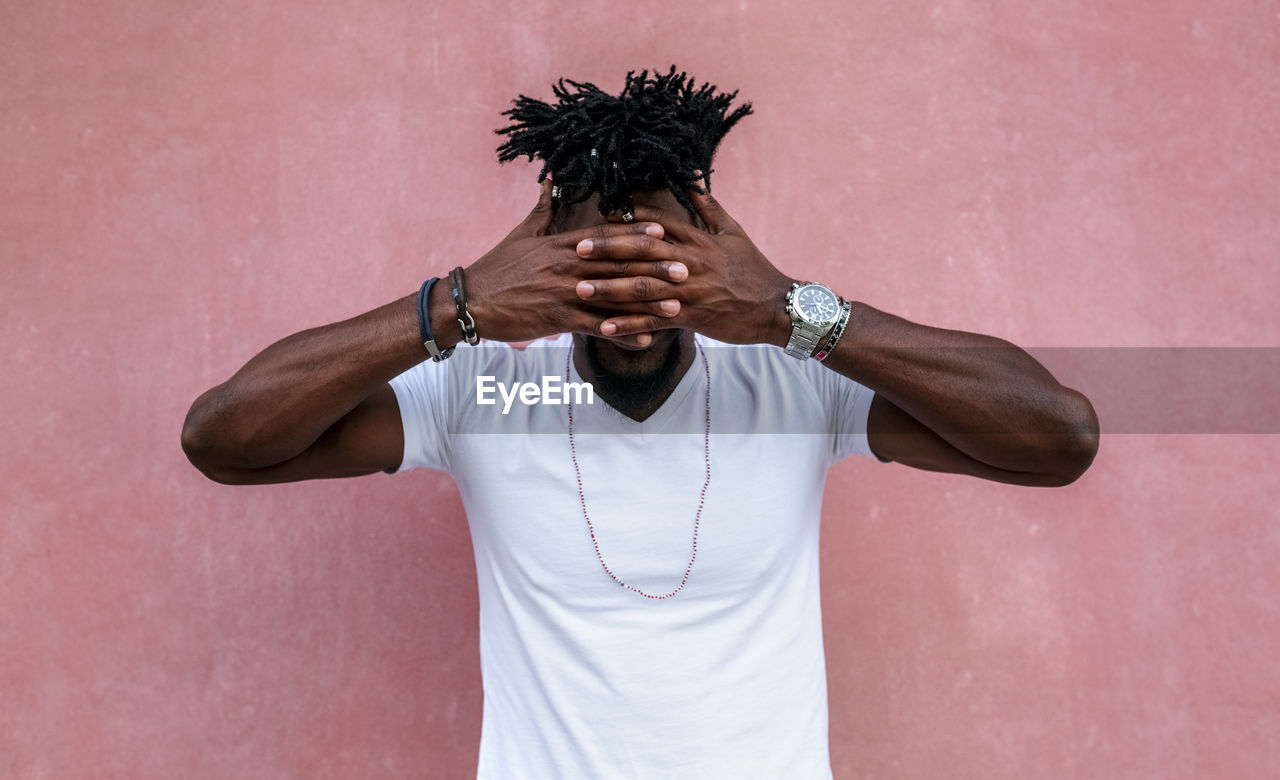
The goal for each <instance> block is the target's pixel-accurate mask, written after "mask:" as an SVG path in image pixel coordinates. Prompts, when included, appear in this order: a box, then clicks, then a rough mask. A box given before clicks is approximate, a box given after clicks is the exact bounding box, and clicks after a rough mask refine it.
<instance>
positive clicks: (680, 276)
mask: <svg viewBox="0 0 1280 780" xmlns="http://www.w3.org/2000/svg"><path fill="white" fill-rule="evenodd" d="M667 273H669V274H670V275H671V278H672V279H674V280H675V281H677V282H683V281H684V280H685V279H688V278H689V269H688V268H686V267H685V265H684V263H672V264H671V267H670V268H668V269H667Z"/></svg>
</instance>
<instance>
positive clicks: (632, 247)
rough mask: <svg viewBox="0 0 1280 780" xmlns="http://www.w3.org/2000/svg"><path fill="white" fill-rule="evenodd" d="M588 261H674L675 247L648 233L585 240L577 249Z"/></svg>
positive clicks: (580, 242) (580, 255)
mask: <svg viewBox="0 0 1280 780" xmlns="http://www.w3.org/2000/svg"><path fill="white" fill-rule="evenodd" d="M575 248H576V250H577V252H578V257H581V258H584V259H586V260H674V259H675V245H674V244H668V243H667V242H666V241H663V240H661V239H658V238H654V237H653V236H651V235H649V234H648V233H641V234H639V235H636V234H630V235H621V236H602V237H599V238H584V239H582V240H581V241H579V242H578V244H577V246H576V247H575Z"/></svg>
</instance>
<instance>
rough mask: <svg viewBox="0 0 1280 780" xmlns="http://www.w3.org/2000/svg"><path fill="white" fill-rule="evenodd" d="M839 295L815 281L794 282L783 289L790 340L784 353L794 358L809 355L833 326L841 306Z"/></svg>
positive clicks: (815, 349)
mask: <svg viewBox="0 0 1280 780" xmlns="http://www.w3.org/2000/svg"><path fill="white" fill-rule="evenodd" d="M842 308H843V307H842V303H841V301H840V297H839V296H837V295H836V294H835V293H833V292H832V291H831V290H830V289H829V288H827V287H824V286H823V285H821V284H818V283H816V282H796V283H795V284H793V285H791V290H790V291H788V292H787V314H788V315H789V316H790V317H791V340H790V341H788V342H787V348H786V351H787V354H788V355H790V356H791V357H793V358H796V359H797V360H805V359H807V358H810V357H813V355H814V353H815V352H817V351H818V345H819V344H820V343H822V340H823V339H824V338H826V337H827V335H828V334H830V333H831V331H832V329H833V328H835V325H836V322H837V321H838V320H839V319H840V314H841V310H842Z"/></svg>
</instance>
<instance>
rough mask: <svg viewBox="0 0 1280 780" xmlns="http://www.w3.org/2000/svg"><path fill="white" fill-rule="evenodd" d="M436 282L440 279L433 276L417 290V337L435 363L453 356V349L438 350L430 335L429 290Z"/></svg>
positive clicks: (433, 338) (434, 340) (433, 337)
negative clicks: (418, 336)
mask: <svg viewBox="0 0 1280 780" xmlns="http://www.w3.org/2000/svg"><path fill="white" fill-rule="evenodd" d="M438 281H440V277H438V276H433V277H431V278H430V279H428V280H427V281H425V282H423V283H422V287H420V288H419V289H418V335H420V336H422V346H424V347H426V348H427V352H429V353H430V354H431V359H432V360H433V361H435V362H436V363H439V362H440V361H441V360H444V359H446V358H447V357H449V356H450V355H452V354H453V347H449V348H448V349H440V347H438V346H436V339H435V336H432V335H431V312H430V311H428V309H429V308H430V305H431V288H432V287H435V286H436V282H438Z"/></svg>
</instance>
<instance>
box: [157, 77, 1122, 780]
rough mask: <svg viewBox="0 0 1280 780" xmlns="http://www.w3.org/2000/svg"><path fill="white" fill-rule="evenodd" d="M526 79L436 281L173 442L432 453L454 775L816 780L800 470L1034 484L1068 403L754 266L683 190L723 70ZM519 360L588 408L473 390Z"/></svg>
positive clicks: (1051, 387)
mask: <svg viewBox="0 0 1280 780" xmlns="http://www.w3.org/2000/svg"><path fill="white" fill-rule="evenodd" d="M555 94H556V97H557V103H556V104H555V105H550V104H547V103H543V102H541V101H537V100H532V99H530V98H525V97H522V98H520V99H519V100H518V101H516V104H515V107H514V108H513V109H512V110H511V111H509V112H507V114H508V115H509V116H511V117H512V119H513V120H514V123H513V124H512V126H510V127H508V128H506V129H505V130H503V131H501V132H503V133H506V134H507V135H509V136H510V137H509V138H508V140H507V142H506V143H505V144H504V145H503V146H502V147H501V148H500V150H499V151H500V159H501V160H503V161H506V160H510V159H514V158H516V157H518V156H521V155H527V156H528V157H529V158H530V159H533V158H535V157H536V158H538V159H541V160H542V161H543V163H544V166H543V171H542V176H541V177H540V178H542V179H543V181H542V191H541V196H540V198H539V200H538V204H537V206H536V207H535V208H534V209H533V211H532V213H530V214H529V216H528V217H527V218H526V219H525V220H524V222H522V223H521V224H520V225H519V226H517V227H516V228H515V230H513V231H512V232H511V234H510V235H508V236H507V237H506V238H505V239H504V240H503V241H502V242H500V243H499V244H498V245H497V246H496V247H494V249H493V250H492V251H490V252H489V253H488V254H486V255H485V256H484V257H482V258H480V259H479V260H477V261H476V262H475V263H473V264H471V265H469V266H467V267H466V268H465V269H461V268H460V269H456V270H455V271H454V272H453V273H452V274H450V275H449V279H448V280H442V281H439V282H436V281H434V280H429V281H428V283H426V284H424V285H423V286H422V287H421V288H420V289H419V291H418V293H417V294H413V295H409V296H406V297H405V298H403V299H401V300H399V301H395V302H393V303H390V304H388V305H386V306H383V307H381V308H379V309H375V310H373V311H371V312H368V313H367V314H364V315H361V316H359V317H356V318H354V319H351V320H347V321H345V322H339V323H335V324H332V325H328V326H325V327H322V328H316V329H313V330H308V331H304V332H302V333H298V334H295V335H293V336H290V337H288V338H286V339H284V340H282V341H280V342H278V343H276V344H274V345H272V346H270V347H268V348H267V349H266V350H264V351H263V352H262V353H261V354H259V355H258V356H256V357H254V358H253V359H252V360H250V361H249V363H248V364H246V365H245V366H244V367H243V368H242V369H240V371H238V372H237V373H236V375H235V376H233V377H232V378H231V379H230V380H228V381H227V382H225V383H223V384H222V385H219V386H218V387H215V388H213V389H211V390H209V391H208V392H206V393H205V394H204V395H202V396H201V397H200V398H199V399H197V400H196V402H195V404H194V405H193V406H192V409H191V412H190V414H189V415H188V418H187V422H186V425H185V427H184V430H183V438H182V442H183V447H184V449H185V450H186V452H187V454H188V456H189V457H190V459H191V461H192V463H194V464H195V465H196V466H197V467H198V468H200V470H201V471H203V472H204V473H205V474H206V475H208V476H209V477H210V478H212V479H215V480H217V481H220V482H226V483H234V484H248V483H265V482H284V481H293V480H302V479H315V478H326V477H345V476H356V475H361V474H371V473H374V472H379V471H397V470H405V469H409V468H413V467H420V466H425V467H431V468H437V469H442V470H446V471H448V472H449V473H451V474H452V475H453V476H454V478H455V479H456V480H457V483H458V486H459V490H460V492H461V494H462V497H463V501H464V504H465V506H466V510H467V517H468V522H469V524H470V526H471V534H472V540H473V544H474V546H475V554H476V569H477V577H478V581H479V588H480V616H481V621H480V622H481V627H480V628H481V631H480V647H481V660H482V673H483V679H484V695H485V700H484V720H483V726H482V737H481V748H480V764H479V776H480V777H495V778H523V777H531V778H546V777H593V778H594V777H693V778H729V777H733V778H754V777H761V778H780V777H788V778H828V777H830V776H831V774H830V766H829V759H828V752H827V709H826V678H825V665H824V663H825V662H824V657H823V650H822V633H821V615H820V612H819V591H818V571H817V564H818V518H819V513H820V507H821V498H822V490H823V483H824V481H825V478H826V473H827V469H828V467H829V466H830V465H831V464H832V463H834V462H835V461H836V460H838V459H839V458H842V457H844V456H846V455H849V454H853V453H860V454H865V455H876V456H878V457H879V458H880V459H881V460H885V461H897V462H899V463H904V464H907V465H909V466H914V467H917V468H922V469H930V470H935V471H945V472H953V473H960V474H970V475H973V476H978V477H982V478H985V479H992V480H998V481H1002V482H1010V483H1015V484H1023V485H1064V484H1067V483H1069V482H1071V481H1073V480H1075V479H1076V478H1077V477H1078V476H1079V475H1080V474H1081V473H1083V472H1084V470H1085V469H1086V468H1088V466H1089V464H1090V463H1091V462H1092V459H1093V456H1094V453H1095V451H1096V446H1097V436H1098V432H1097V431H1098V429H1097V420H1096V418H1095V416H1094V413H1093V410H1092V407H1091V406H1090V404H1089V402H1088V401H1087V400H1086V399H1085V398H1084V397H1083V396H1081V395H1080V394H1079V393H1076V392H1074V391H1072V390H1069V389H1067V388H1064V387H1062V386H1061V385H1060V384H1059V383H1058V382H1057V381H1055V380H1054V378H1053V377H1052V376H1051V375H1050V374H1049V372H1048V371H1046V370H1045V369H1044V368H1043V367H1042V366H1040V365H1039V364H1038V363H1037V362H1036V361H1035V360H1033V359H1032V358H1031V357H1030V356H1028V355H1027V354H1026V353H1025V352H1023V351H1022V350H1020V349H1018V348H1016V347H1014V346H1012V345H1010V344H1008V343H1007V342H1003V341H1000V340H998V339H994V338H991V337H988V336H980V335H977V334H971V333H961V332H956V331H947V330H939V329H935V328H930V327H926V326H923V325H917V324H914V323H911V322H908V321H906V320H903V319H901V318H898V317H895V316H893V315H891V314H887V313H884V312H880V311H877V310H875V309H873V308H871V307H869V306H866V305H864V304H861V303H857V302H854V301H844V300H842V299H839V298H838V297H837V296H836V295H835V294H834V293H833V292H832V291H830V290H829V289H827V288H825V287H824V286H822V285H816V284H806V285H799V284H798V283H797V282H796V281H795V280H792V279H790V278H788V277H787V276H786V275H784V274H783V273H782V272H781V271H779V270H778V269H777V268H775V267H774V266H773V265H772V264H771V263H770V262H769V261H768V260H767V259H766V258H765V257H764V256H763V255H762V254H761V253H760V251H759V250H758V249H757V248H756V247H755V246H754V245H753V244H752V242H751V241H750V239H748V238H747V236H746V233H745V232H744V231H743V229H742V227H741V226H740V225H738V224H737V223H736V222H735V221H734V220H733V219H732V217H730V216H729V215H728V214H727V213H726V212H725V211H724V209H723V208H722V207H721V206H720V205H719V204H718V203H717V202H716V201H715V200H714V199H713V198H712V197H711V196H710V194H709V185H710V179H709V174H710V172H711V163H712V158H713V156H714V153H715V150H716V147H717V146H718V144H719V142H720V140H721V139H722V138H723V136H724V134H725V133H726V132H728V130H729V129H730V128H731V127H732V126H733V125H734V124H735V123H736V122H737V121H738V120H739V119H741V118H742V117H743V116H746V115H747V114H748V113H749V112H750V106H746V105H744V106H740V107H738V108H737V109H735V110H733V111H730V110H729V108H730V105H731V104H732V102H733V99H734V98H735V97H736V93H733V94H729V95H725V94H721V93H719V92H717V91H716V89H715V88H714V87H712V86H710V85H704V86H703V87H701V88H696V89H695V82H694V81H692V80H691V79H688V78H687V77H686V75H685V74H683V73H679V74H677V73H676V70H675V68H672V69H671V71H670V72H669V73H666V74H655V75H653V76H650V75H649V74H648V73H647V72H644V73H641V74H640V75H639V76H636V75H635V74H628V76H627V83H626V87H625V89H624V90H623V91H622V93H621V94H620V95H617V96H614V95H608V94H605V93H603V92H601V91H600V90H598V89H597V88H595V87H594V86H593V85H590V84H578V83H575V82H567V86H566V82H563V81H562V82H561V83H560V84H559V85H558V86H557V87H556V88H555ZM547 174H550V179H548V178H546V177H547ZM553 182H554V184H553ZM479 336H483V337H484V338H485V339H486V340H487V341H486V343H484V344H482V345H479V346H474V347H468V346H465V345H464V346H462V347H461V348H459V349H458V350H457V352H456V354H455V353H453V352H452V350H453V349H454V348H455V345H458V344H460V343H461V342H462V341H463V340H468V341H471V342H476V341H478V337H479ZM546 336H556V338H555V340H553V341H549V342H548V341H542V342H538V343H537V344H534V345H532V346H530V347H529V348H527V349H524V350H516V349H513V348H511V347H510V346H509V345H508V344H507V343H504V342H521V341H531V340H535V339H541V338H542V337H546ZM451 355H452V356H451ZM429 356H430V357H431V358H432V359H431V360H427V358H428V357H429ZM797 358H798V359H797ZM539 380H541V381H542V385H541V387H543V388H547V389H548V390H550V389H552V388H553V387H554V383H550V384H549V381H548V380H556V381H557V382H558V381H560V380H563V383H564V386H565V387H571V386H572V385H574V384H575V383H588V384H589V385H590V387H591V389H592V390H593V391H594V395H595V397H594V403H592V402H591V401H592V400H593V399H592V397H583V396H582V395H581V393H579V394H578V397H576V398H575V397H574V393H573V392H567V393H565V394H564V395H565V396H566V397H564V398H551V397H550V395H551V394H550V393H548V397H546V398H543V399H542V400H543V401H544V402H543V403H541V404H534V403H527V401H529V397H528V396H527V395H526V394H525V393H524V391H523V390H522V391H521V394H520V395H519V396H517V395H516V394H515V393H514V391H512V392H508V391H507V390H506V389H505V388H506V386H507V385H510V386H512V387H514V386H516V385H517V384H519V385H521V386H522V387H524V388H526V389H527V388H528V386H529V385H530V384H531V383H536V382H537V381H539ZM486 382H487V383H488V384H486ZM498 386H501V387H503V388H504V389H503V391H502V395H501V398H499V397H497V396H496V395H495V394H494V393H490V394H489V395H488V396H487V397H486V394H485V392H484V391H485V388H486V387H487V388H488V389H489V390H494V389H495V388H496V387H498ZM535 390H536V388H535ZM528 395H536V393H534V394H528ZM517 400H519V402H518V403H517ZM490 401H491V402H492V403H488V402H490Z"/></svg>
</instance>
